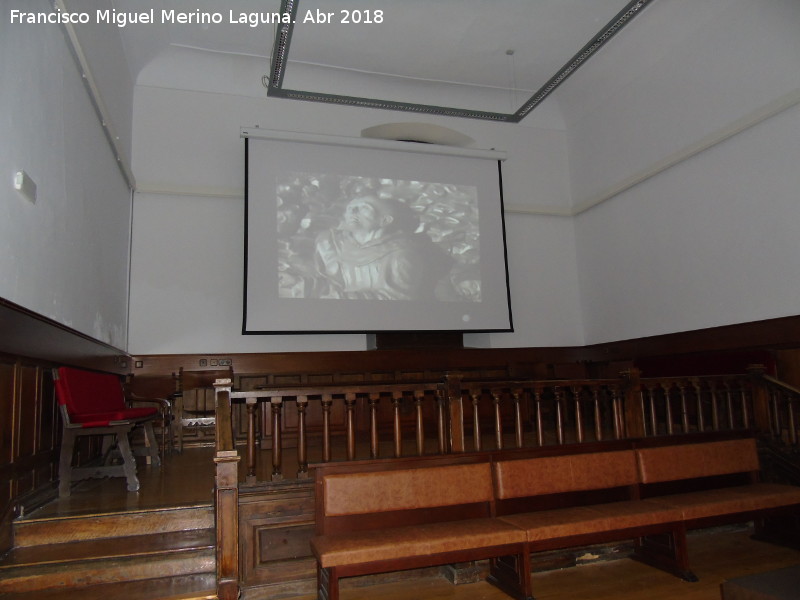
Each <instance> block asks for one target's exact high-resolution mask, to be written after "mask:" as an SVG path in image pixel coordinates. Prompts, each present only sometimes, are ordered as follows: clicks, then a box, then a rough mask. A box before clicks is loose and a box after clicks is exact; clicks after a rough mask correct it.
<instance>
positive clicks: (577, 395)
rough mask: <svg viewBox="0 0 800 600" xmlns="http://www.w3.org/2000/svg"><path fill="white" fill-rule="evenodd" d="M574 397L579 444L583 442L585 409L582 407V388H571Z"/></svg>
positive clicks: (575, 386)
mask: <svg viewBox="0 0 800 600" xmlns="http://www.w3.org/2000/svg"><path fill="white" fill-rule="evenodd" d="M571 391H572V397H573V398H574V400H575V439H576V440H577V442H578V443H581V442H583V436H584V433H583V407H582V406H581V392H582V391H583V390H582V389H581V386H579V385H573V386H572V388H571Z"/></svg>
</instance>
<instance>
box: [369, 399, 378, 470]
mask: <svg viewBox="0 0 800 600" xmlns="http://www.w3.org/2000/svg"><path fill="white" fill-rule="evenodd" d="M379 399H380V394H379V393H376V392H373V393H372V394H370V395H369V400H368V402H369V457H370V458H378V455H379V454H380V444H379V440H378V400H379Z"/></svg>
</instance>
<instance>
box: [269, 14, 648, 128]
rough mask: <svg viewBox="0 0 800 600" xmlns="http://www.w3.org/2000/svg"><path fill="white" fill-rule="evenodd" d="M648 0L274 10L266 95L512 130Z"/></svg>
mask: <svg viewBox="0 0 800 600" xmlns="http://www.w3.org/2000/svg"><path fill="white" fill-rule="evenodd" d="M654 1H655V0H636V1H634V2H631V1H630V0H536V1H535V2H531V1H530V0H437V1H435V2H431V1H430V0H404V1H403V2H385V3H375V2H374V1H371V0H284V1H283V2H282V8H281V11H282V12H285V13H291V15H292V23H284V24H282V25H281V26H280V27H279V28H278V29H277V33H276V39H275V43H274V46H273V62H272V69H271V77H270V84H269V95H271V96H279V97H286V98H294V99H302V100H312V101H319V102H332V103H338V104H347V105H356V106H365V107H374V108H389V109H394V110H398V109H399V110H407V111H411V112H425V113H430V114H443V115H450V114H451V115H455V116H467V117H475V118H485V119H492V120H499V121H512V122H515V121H519V120H521V119H522V118H523V117H524V116H525V115H527V114H528V112H530V111H531V110H532V109H533V108H534V107H535V106H536V105H537V104H538V103H540V102H541V101H542V100H543V99H544V98H545V97H546V96H547V95H549V93H550V92H552V91H553V89H555V87H557V86H558V85H559V84H560V83H561V82H562V81H564V80H565V79H566V78H567V77H569V75H570V74H571V73H572V72H573V71H574V70H575V69H577V68H578V67H580V65H581V64H583V62H585V61H586V60H587V59H588V58H589V57H590V56H591V55H592V54H593V53H594V52H595V51H596V50H598V49H599V48H600V47H601V46H602V45H603V44H604V43H606V42H607V41H608V40H609V39H610V38H611V37H612V36H613V35H614V34H616V33H617V32H618V31H619V30H620V29H621V28H622V27H624V26H625V25H627V24H628V23H629V22H630V21H631V19H632V18H633V17H634V16H636V15H638V14H640V13H641V12H642V10H643V9H644V8H645V7H646V6H647V5H648V4H649V3H651V2H654Z"/></svg>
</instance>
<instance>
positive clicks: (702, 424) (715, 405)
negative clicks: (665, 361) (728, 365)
mask: <svg viewBox="0 0 800 600" xmlns="http://www.w3.org/2000/svg"><path fill="white" fill-rule="evenodd" d="M640 384H641V394H642V399H643V405H644V409H645V415H646V417H645V423H646V435H648V436H654V435H676V434H681V433H692V432H704V431H722V430H735V429H749V428H750V427H751V424H752V421H753V413H754V407H753V404H754V400H753V399H754V394H753V383H752V380H751V379H750V378H749V377H747V376H737V375H724V376H709V377H669V378H657V379H641V381H640Z"/></svg>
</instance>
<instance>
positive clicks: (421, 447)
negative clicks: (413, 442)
mask: <svg viewBox="0 0 800 600" xmlns="http://www.w3.org/2000/svg"><path fill="white" fill-rule="evenodd" d="M424 401H425V392H424V391H423V392H420V391H417V392H415V393H414V409H415V411H416V416H417V456H422V455H423V454H425V421H424V419H423V412H422V409H423V405H424Z"/></svg>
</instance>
